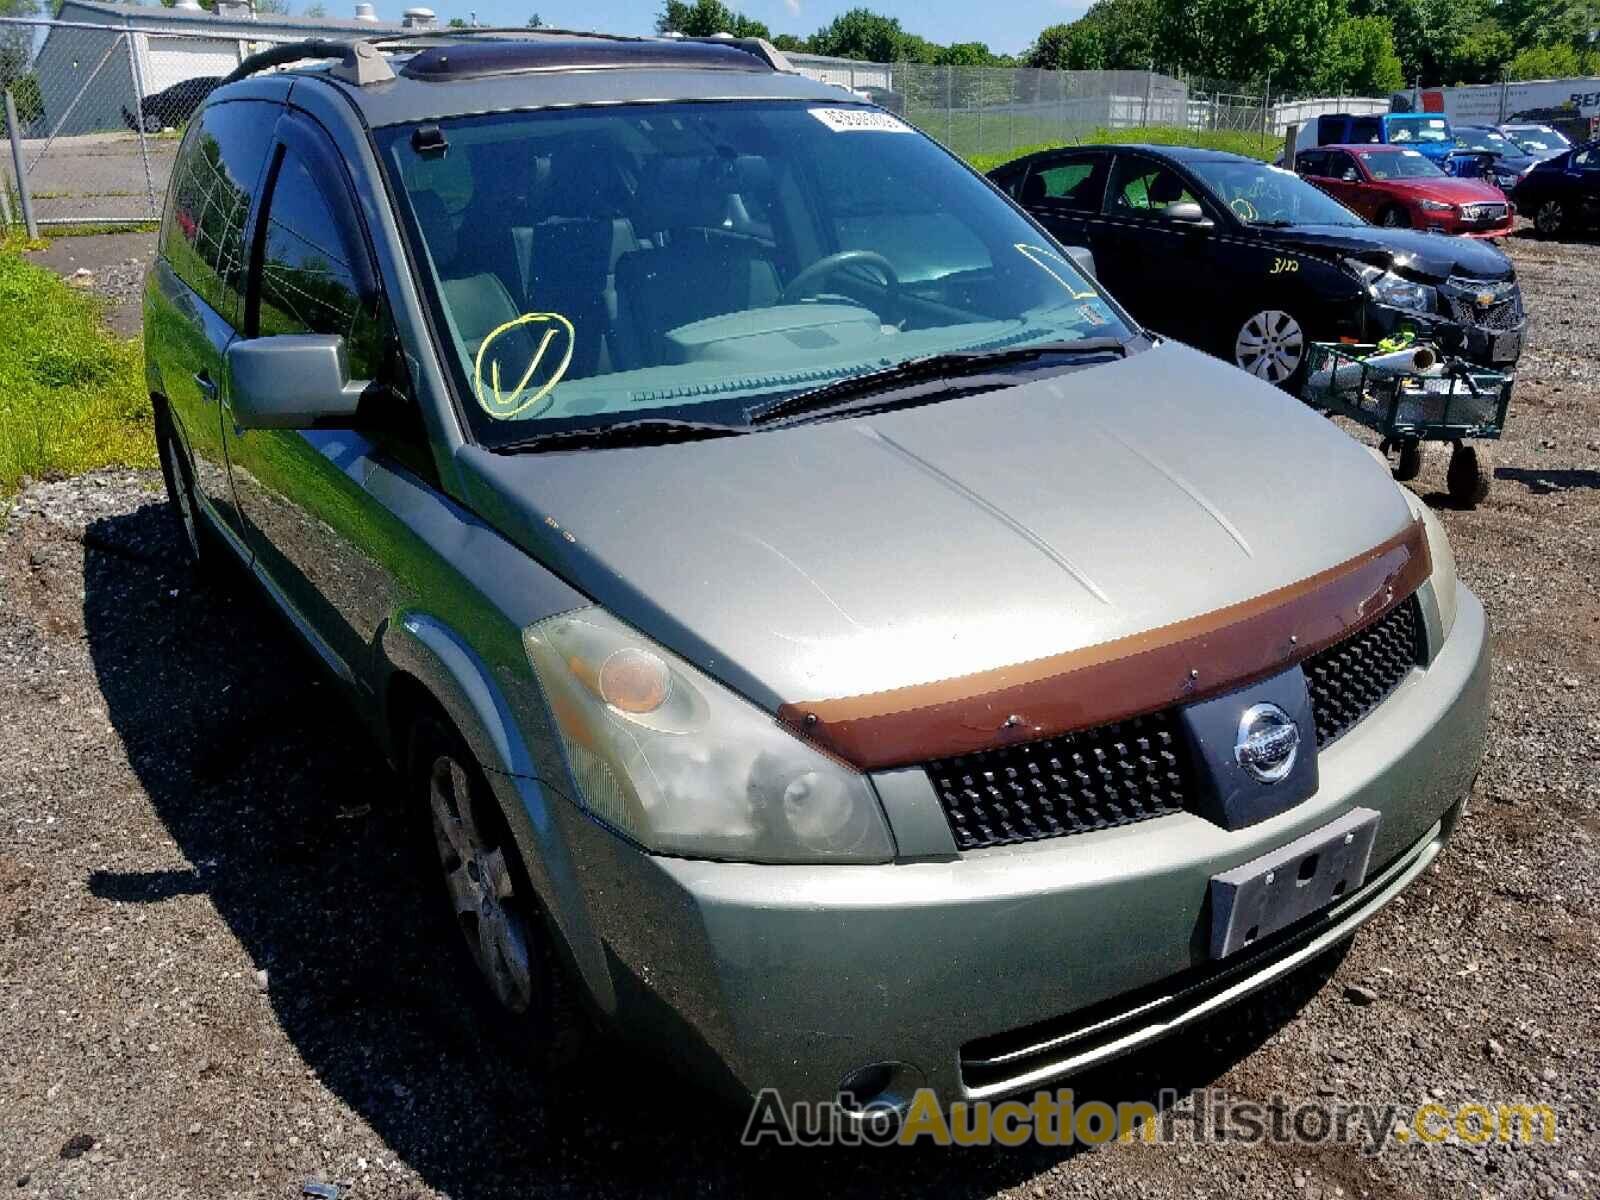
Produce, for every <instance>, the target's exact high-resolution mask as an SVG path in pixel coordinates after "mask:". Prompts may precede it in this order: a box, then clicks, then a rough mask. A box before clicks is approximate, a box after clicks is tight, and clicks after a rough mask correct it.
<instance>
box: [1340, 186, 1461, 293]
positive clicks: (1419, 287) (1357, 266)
mask: <svg viewBox="0 0 1600 1200" xmlns="http://www.w3.org/2000/svg"><path fill="white" fill-rule="evenodd" d="M1447 207H1448V206H1447ZM1350 267H1351V269H1352V270H1354V271H1355V273H1356V276H1357V277H1358V278H1359V279H1360V280H1361V282H1362V283H1364V284H1366V287H1367V291H1368V292H1369V293H1370V294H1371V296H1372V298H1373V299H1374V300H1376V301H1378V303H1380V304H1388V305H1392V306H1393V307H1395V308H1408V309H1410V310H1412V311H1413V312H1432V311H1433V309H1434V291H1433V289H1432V288H1431V287H1429V286H1428V285H1427V284H1425V283H1413V282H1412V281H1411V280H1409V279H1405V278H1402V277H1401V276H1399V275H1396V274H1395V273H1394V272H1393V271H1385V270H1384V269H1383V268H1382V267H1375V266H1373V265H1372V264H1371V263H1364V262H1356V261H1354V260H1350Z"/></svg>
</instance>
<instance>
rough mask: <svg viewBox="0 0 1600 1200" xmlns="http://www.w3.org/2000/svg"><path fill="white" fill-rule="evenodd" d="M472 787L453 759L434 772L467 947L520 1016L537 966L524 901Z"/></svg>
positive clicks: (434, 797)
mask: <svg viewBox="0 0 1600 1200" xmlns="http://www.w3.org/2000/svg"><path fill="white" fill-rule="evenodd" d="M472 790H473V789H472V781H471V779H470V777H469V776H468V774H467V772H466V769H465V768H464V767H463V766H462V765H461V764H460V763H459V762H457V761H456V760H455V758H454V757H452V756H451V755H449V754H441V755H440V756H439V757H438V758H436V759H435V760H434V762H433V766H432V769H431V771H430V772H429V783H428V808H429V811H430V815H431V817H432V820H433V835H434V842H435V844H436V846H437V847H438V851H439V862H440V865H441V866H442V867H443V868H444V877H445V888H446V890H447V891H448V892H449V896H450V902H451V905H452V907H453V909H454V911H455V917H456V924H457V926H458V927H459V928H460V930H461V935H462V937H464V938H465V939H466V942H467V949H468V950H469V951H470V952H471V954H472V958H473V961H474V962H476V963H477V966H478V970H479V971H480V972H481V973H482V974H483V978H484V981H485V982H486V983H488V985H489V987H490V989H491V990H492V991H493V992H494V995H495V999H496V1000H498V1001H499V1002H500V1004H501V1005H502V1006H503V1007H504V1008H506V1009H507V1010H509V1011H510V1012H514V1013H521V1012H526V1011H527V1010H528V1007H529V1005H530V1004H531V1003H532V1002H533V989H534V983H533V965H532V959H531V956H530V954H529V949H528V942H529V939H528V929H527V925H526V923H525V921H524V919H523V916H522V912H521V908H522V906H521V903H520V901H521V899H522V898H521V897H520V896H519V895H518V893H517V887H516V880H515V877H514V876H513V874H512V870H511V864H510V863H509V862H507V861H506V851H505V849H504V848H503V847H501V846H497V845H495V844H494V842H495V839H494V837H493V835H492V832H491V831H489V830H486V829H485V828H484V827H483V823H482V822H481V821H480V819H479V817H478V814H477V813H476V812H475V811H474V808H473V797H472Z"/></svg>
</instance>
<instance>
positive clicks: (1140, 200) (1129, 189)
mask: <svg viewBox="0 0 1600 1200" xmlns="http://www.w3.org/2000/svg"><path fill="white" fill-rule="evenodd" d="M1184 201H1188V202H1190V203H1196V204H1197V203H1199V197H1197V196H1196V195H1195V194H1194V193H1193V192H1191V191H1190V190H1189V188H1188V186H1187V185H1186V184H1185V183H1184V182H1183V179H1182V177H1181V176H1179V175H1178V174H1177V172H1175V171H1173V170H1171V169H1169V168H1167V167H1163V166H1160V165H1158V164H1156V163H1153V162H1151V161H1150V160H1149V159H1147V158H1136V157H1134V156H1133V155H1131V154H1122V155H1118V156H1117V165H1116V169H1115V170H1113V171H1112V173H1111V211H1112V212H1114V213H1124V214H1128V213H1132V214H1138V215H1143V216H1156V215H1158V214H1159V213H1160V212H1161V210H1162V209H1163V208H1165V207H1166V206H1167V205H1169V204H1178V203H1181V202H1184Z"/></svg>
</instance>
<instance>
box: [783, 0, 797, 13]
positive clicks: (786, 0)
mask: <svg viewBox="0 0 1600 1200" xmlns="http://www.w3.org/2000/svg"><path fill="white" fill-rule="evenodd" d="M783 6H784V7H785V8H787V9H788V10H789V15H790V16H791V17H798V16H799V15H800V0H783Z"/></svg>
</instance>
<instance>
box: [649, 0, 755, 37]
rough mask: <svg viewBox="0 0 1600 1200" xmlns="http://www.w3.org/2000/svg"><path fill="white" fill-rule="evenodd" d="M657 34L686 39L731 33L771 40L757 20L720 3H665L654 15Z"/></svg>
mask: <svg viewBox="0 0 1600 1200" xmlns="http://www.w3.org/2000/svg"><path fill="white" fill-rule="evenodd" d="M656 32H657V33H681V34H684V35H686V36H688V37H711V36H712V35H713V34H717V33H731V34H732V35H733V36H734V37H762V38H764V37H771V36H772V33H771V31H770V30H768V29H767V27H766V26H765V25H763V24H762V23H761V22H760V21H756V20H752V19H751V18H750V17H747V16H745V15H744V14H743V13H737V12H734V11H733V9H731V8H729V7H728V6H727V5H726V4H723V3H722V0H694V3H692V4H690V3H688V2H687V0H667V4H666V7H665V8H663V9H662V10H661V11H660V12H658V13H657V14H656Z"/></svg>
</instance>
